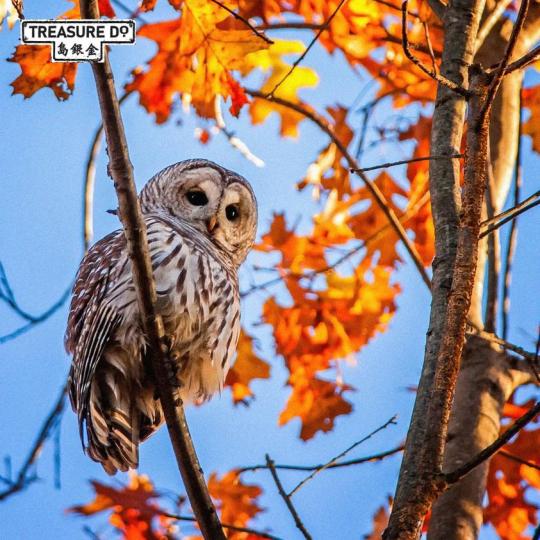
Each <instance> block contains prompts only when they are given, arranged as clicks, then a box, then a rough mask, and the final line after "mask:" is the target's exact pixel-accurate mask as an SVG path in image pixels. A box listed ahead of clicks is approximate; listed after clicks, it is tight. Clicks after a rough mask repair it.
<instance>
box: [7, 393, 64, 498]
mask: <svg viewBox="0 0 540 540" xmlns="http://www.w3.org/2000/svg"><path fill="white" fill-rule="evenodd" d="M66 388H67V386H66V385H64V386H63V387H62V390H61V391H60V394H59V395H58V398H57V400H56V402H55V404H54V406H53V408H52V409H51V411H50V412H49V414H48V415H47V417H46V418H45V421H44V422H43V425H42V427H41V429H40V431H39V433H38V436H37V437H36V440H35V441H34V444H33V445H32V447H31V448H30V452H29V453H28V456H27V458H26V459H25V461H24V463H23V465H22V467H21V468H20V469H19V472H18V474H17V478H16V479H15V480H14V481H12V480H11V479H10V478H2V480H3V482H4V483H6V484H7V485H8V488H7V489H6V490H4V491H1V492H0V501H3V500H5V499H7V498H8V497H9V496H10V495H13V494H15V493H17V492H19V491H22V490H24V489H25V488H27V487H28V486H29V485H30V484H31V483H32V482H34V481H35V480H36V477H35V475H33V476H29V471H30V469H31V467H32V465H34V463H35V462H36V460H37V458H38V457H39V454H40V453H41V450H42V449H43V445H44V444H45V442H46V441H47V440H48V439H49V437H50V436H51V434H52V432H53V429H54V428H55V427H56V426H57V424H58V422H59V420H60V417H61V415H62V412H63V410H64V405H65V401H66V399H65V398H66Z"/></svg>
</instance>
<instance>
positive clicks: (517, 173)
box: [502, 86, 523, 340]
mask: <svg viewBox="0 0 540 540" xmlns="http://www.w3.org/2000/svg"><path fill="white" fill-rule="evenodd" d="M522 114H523V86H522V87H521V88H520V97H519V132H518V147H517V155H516V161H515V165H514V167H515V168H514V201H513V204H514V207H515V206H517V205H518V204H519V199H520V197H521V185H522V183H523V165H522V159H523V155H522V151H523V149H522V146H521V139H522V136H523V119H522V118H521V117H522ZM517 239H518V227H517V219H516V218H514V219H513V220H512V224H511V225H510V233H509V235H508V244H507V245H506V253H505V257H504V271H503V291H502V338H503V339H505V340H506V339H507V338H508V330H509V319H510V285H511V283H512V262H513V260H514V255H515V253H516V245H517Z"/></svg>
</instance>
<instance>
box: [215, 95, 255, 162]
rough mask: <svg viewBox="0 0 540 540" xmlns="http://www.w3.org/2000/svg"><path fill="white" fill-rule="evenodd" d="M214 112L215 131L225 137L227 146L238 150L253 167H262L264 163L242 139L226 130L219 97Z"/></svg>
mask: <svg viewBox="0 0 540 540" xmlns="http://www.w3.org/2000/svg"><path fill="white" fill-rule="evenodd" d="M214 112H215V115H216V129H218V130H219V132H220V133H223V135H225V137H226V138H227V140H228V141H229V144H230V145H231V146H232V147H233V148H234V149H235V150H238V152H240V154H241V155H242V156H244V157H245V158H246V159H247V160H248V161H249V162H251V163H253V165H255V167H264V161H263V160H262V159H261V158H260V157H258V156H256V155H255V154H254V153H253V152H252V151H251V150H250V149H249V147H248V145H247V144H246V143H245V142H244V141H243V140H242V139H240V138H239V137H237V136H236V135H235V134H234V133H233V132H232V131H231V130H230V129H229V128H227V125H226V124H225V119H224V118H223V113H222V112H221V97H220V96H216V100H215V104H214Z"/></svg>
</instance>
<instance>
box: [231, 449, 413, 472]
mask: <svg viewBox="0 0 540 540" xmlns="http://www.w3.org/2000/svg"><path fill="white" fill-rule="evenodd" d="M402 451H403V445H400V446H396V447H395V448H391V449H390V450H386V451H384V452H379V453H377V454H372V455H370V456H366V457H362V458H358V459H350V460H348V461H341V462H339V463H332V464H331V465H328V467H326V468H327V469H341V468H342V467H351V466H353V465H362V464H363V463H375V462H377V461H382V460H383V459H385V458H387V457H390V456H394V455H396V454H399V453H400V452H402ZM322 467H324V464H320V465H279V464H274V468H275V469H276V470H283V471H315V470H317V469H322ZM269 468H270V467H268V465H251V466H248V467H240V468H239V469H236V470H237V471H238V472H239V473H244V472H254V471H260V470H265V469H269Z"/></svg>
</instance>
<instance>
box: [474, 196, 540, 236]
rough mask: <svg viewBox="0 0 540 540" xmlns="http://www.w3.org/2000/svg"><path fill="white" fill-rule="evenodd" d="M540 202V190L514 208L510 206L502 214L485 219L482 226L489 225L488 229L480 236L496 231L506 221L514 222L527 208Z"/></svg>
mask: <svg viewBox="0 0 540 540" xmlns="http://www.w3.org/2000/svg"><path fill="white" fill-rule="evenodd" d="M539 204H540V190H539V191H537V192H536V193H533V194H532V195H531V196H530V197H527V198H526V199H525V200H524V201H521V202H520V203H518V204H516V205H515V206H513V207H512V208H509V209H508V210H505V211H504V212H501V213H500V214H497V215H496V216H493V217H492V218H490V219H487V220H486V221H484V222H483V223H482V227H487V229H485V230H484V231H482V233H481V234H480V238H484V236H487V235H488V234H490V233H491V232H493V231H495V230H496V229H498V228H499V227H502V226H503V225H504V224H505V223H508V222H509V221H512V222H513V221H514V220H515V219H516V218H517V216H519V215H520V214H523V213H524V212H527V210H530V209H531V208H534V207H535V206H538V205H539Z"/></svg>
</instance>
